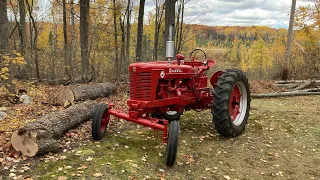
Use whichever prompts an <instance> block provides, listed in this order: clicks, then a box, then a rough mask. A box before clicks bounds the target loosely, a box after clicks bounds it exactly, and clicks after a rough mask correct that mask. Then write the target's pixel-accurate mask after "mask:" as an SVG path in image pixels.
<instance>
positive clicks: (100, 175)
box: [92, 173, 102, 177]
mask: <svg viewBox="0 0 320 180" xmlns="http://www.w3.org/2000/svg"><path fill="white" fill-rule="evenodd" d="M92 176H93V177H102V173H93V174H92Z"/></svg>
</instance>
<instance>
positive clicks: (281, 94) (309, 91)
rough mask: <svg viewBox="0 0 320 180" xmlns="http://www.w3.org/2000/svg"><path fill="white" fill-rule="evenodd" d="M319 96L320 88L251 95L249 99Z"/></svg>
mask: <svg viewBox="0 0 320 180" xmlns="http://www.w3.org/2000/svg"><path fill="white" fill-rule="evenodd" d="M310 95H320V88H312V89H305V90H300V91H291V92H279V93H266V94H251V98H272V97H287V96H310Z"/></svg>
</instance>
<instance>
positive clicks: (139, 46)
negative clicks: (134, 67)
mask: <svg viewBox="0 0 320 180" xmlns="http://www.w3.org/2000/svg"><path fill="white" fill-rule="evenodd" d="M144 4H145V0H140V6H139V16H138V30H137V48H136V61H137V62H141V61H142V60H143V57H142V37H143V16H144Z"/></svg>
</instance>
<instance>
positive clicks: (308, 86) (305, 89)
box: [251, 80, 320, 98]
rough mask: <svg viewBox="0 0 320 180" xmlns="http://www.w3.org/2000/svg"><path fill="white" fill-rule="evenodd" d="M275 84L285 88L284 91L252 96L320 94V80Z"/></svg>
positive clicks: (253, 95)
mask: <svg viewBox="0 0 320 180" xmlns="http://www.w3.org/2000/svg"><path fill="white" fill-rule="evenodd" d="M274 85H275V86H277V87H279V88H283V89H285V91H283V92H276V93H266V94H252V95H251V97H252V98H269V97H285V96H308V95H320V80H288V81H276V82H275V84H274Z"/></svg>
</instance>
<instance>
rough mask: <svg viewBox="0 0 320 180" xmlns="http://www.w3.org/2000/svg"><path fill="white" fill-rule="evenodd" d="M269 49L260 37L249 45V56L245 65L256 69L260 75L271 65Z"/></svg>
mask: <svg viewBox="0 0 320 180" xmlns="http://www.w3.org/2000/svg"><path fill="white" fill-rule="evenodd" d="M269 49H270V48H267V46H266V44H265V42H264V41H263V39H262V38H260V39H258V41H255V42H254V43H253V44H252V47H251V56H250V60H249V61H248V66H247V67H248V68H249V69H252V70H257V71H258V72H259V76H260V77H262V76H263V74H264V72H267V70H268V69H269V68H271V67H272V61H273V59H272V57H271V55H270V52H269Z"/></svg>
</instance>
